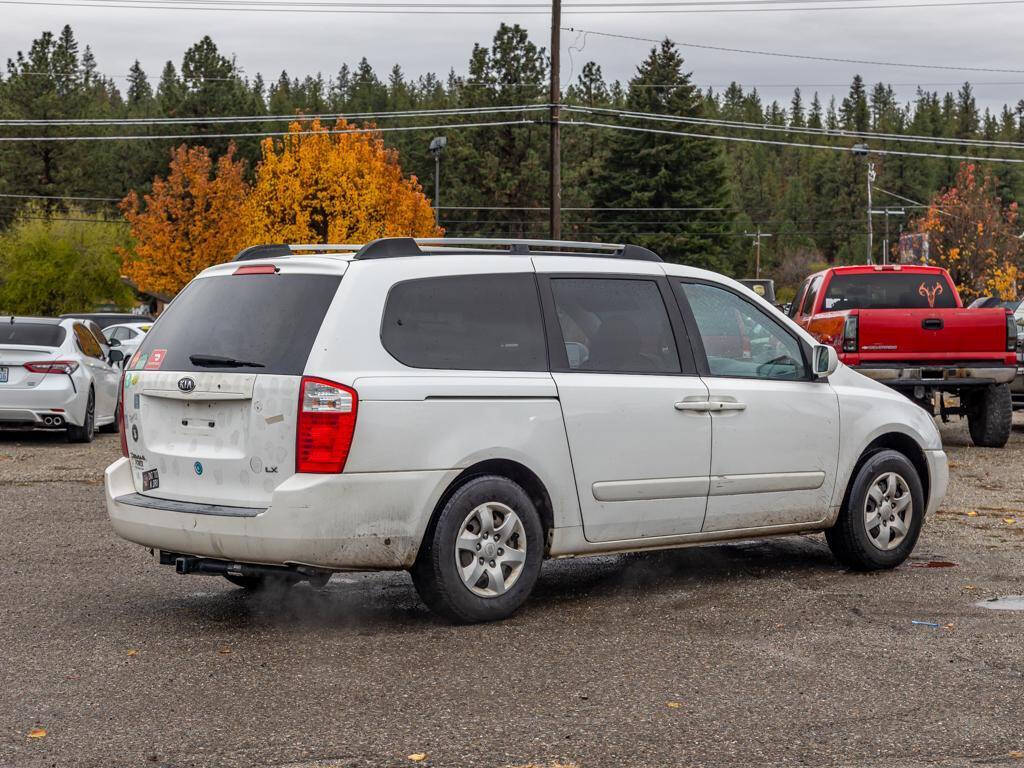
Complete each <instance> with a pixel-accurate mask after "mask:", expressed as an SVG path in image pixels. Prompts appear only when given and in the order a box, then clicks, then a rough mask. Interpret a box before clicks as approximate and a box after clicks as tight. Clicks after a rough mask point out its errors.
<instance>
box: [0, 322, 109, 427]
mask: <svg viewBox="0 0 1024 768" xmlns="http://www.w3.org/2000/svg"><path fill="white" fill-rule="evenodd" d="M100 338H102V334H99V338H97V331H94V330H92V329H90V328H89V327H88V324H87V323H85V322H83V321H81V320H71V319H67V320H60V319H53V318H40V317H0V428H8V429H12V428H13V429H63V430H66V432H67V436H68V439H69V440H71V441H72V442H89V441H91V440H92V438H93V432H94V430H95V429H96V428H99V429H100V430H101V431H111V432H116V431H117V427H118V418H117V398H118V382H119V380H120V375H121V374H120V363H121V359H122V353H121V352H120V350H117V349H109V348H107V349H106V350H105V349H104V347H102V346H101V344H100V340H99V339H100ZM105 341H106V340H105V339H104V342H105Z"/></svg>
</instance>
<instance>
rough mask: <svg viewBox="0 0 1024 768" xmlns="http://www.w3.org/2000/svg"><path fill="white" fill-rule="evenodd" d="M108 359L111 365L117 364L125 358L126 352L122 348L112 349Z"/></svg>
mask: <svg viewBox="0 0 1024 768" xmlns="http://www.w3.org/2000/svg"><path fill="white" fill-rule="evenodd" d="M107 359H108V360H109V361H110V364H111V365H117V364H118V363H120V362H122V361H123V360H124V352H122V351H121V350H120V349H112V350H110V354H109V355H107Z"/></svg>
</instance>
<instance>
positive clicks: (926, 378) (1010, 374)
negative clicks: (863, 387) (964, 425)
mask: <svg viewBox="0 0 1024 768" xmlns="http://www.w3.org/2000/svg"><path fill="white" fill-rule="evenodd" d="M853 370H855V371H857V373H860V374H863V375H864V376H867V377H868V378H869V379H874V380H875V381H879V382H881V383H882V384H887V385H888V386H890V387H896V388H897V389H907V388H910V387H930V388H937V389H943V388H946V387H950V388H952V387H957V388H959V387H981V386H986V385H988V384H1008V383H1009V382H1011V381H1013V379H1014V377H1015V376H1016V375H1017V369H1016V367H1014V366H1009V365H998V366H975V365H970V366H950V365H947V366H943V365H936V366H919V365H915V366H900V365H893V366H883V365H857V366H853Z"/></svg>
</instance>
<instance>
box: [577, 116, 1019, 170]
mask: <svg viewBox="0 0 1024 768" xmlns="http://www.w3.org/2000/svg"><path fill="white" fill-rule="evenodd" d="M563 125H581V126H586V127H589V128H610V129H612V130H616V131H631V132H633V133H650V134H660V135H663V136H681V137H686V138H692V139H711V140H713V141H731V142H737V143H742V144H767V145H770V146H779V147H800V148H803V149H827V150H831V151H833V152H852V151H853V147H844V146H840V145H837V144H809V143H806V142H796V141H776V140H773V139H755V138H751V137H749V136H723V135H720V134H709V133H692V132H687V131H666V130H662V129H660V128H641V127H638V126H633V125H616V124H614V123H596V122H592V121H587V120H566V121H563ZM871 153H872V154H875V155H896V156H900V157H920V158H935V159H940V160H970V161H974V162H979V163H1013V164H1021V163H1024V159H1022V158H1008V157H975V156H972V155H950V154H945V153H942V152H908V151H902V150H898V149H873V150H871Z"/></svg>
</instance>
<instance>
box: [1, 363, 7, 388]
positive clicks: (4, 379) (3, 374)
mask: <svg viewBox="0 0 1024 768" xmlns="http://www.w3.org/2000/svg"><path fill="white" fill-rule="evenodd" d="M7 370H8V369H7V366H6V365H0V384H6V383H7V375H8V373H7Z"/></svg>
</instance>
